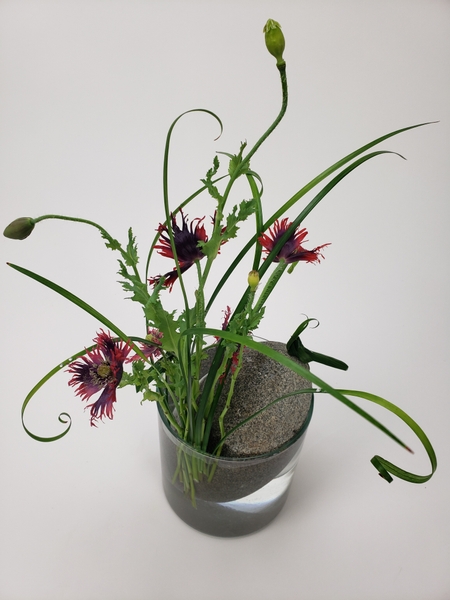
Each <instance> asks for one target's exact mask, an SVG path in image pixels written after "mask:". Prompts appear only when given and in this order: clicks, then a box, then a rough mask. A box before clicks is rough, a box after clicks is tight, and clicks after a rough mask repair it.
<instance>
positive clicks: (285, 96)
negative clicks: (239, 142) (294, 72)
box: [242, 63, 288, 165]
mask: <svg viewBox="0 0 450 600" xmlns="http://www.w3.org/2000/svg"><path fill="white" fill-rule="evenodd" d="M277 68H278V71H279V72H280V79H281V91H282V94H283V97H282V102H281V110H280V112H279V114H278V116H277V118H276V119H275V121H274V122H273V123H272V125H271V126H270V127H269V129H268V130H267V131H266V132H265V133H264V134H263V135H262V136H261V137H260V138H259V140H258V141H257V142H256V144H255V145H254V146H253V148H252V149H251V150H250V151H249V152H248V154H247V156H244V158H243V159H242V164H243V165H245V164H248V163H249V161H250V159H251V158H252V156H253V155H254V154H255V152H257V150H258V149H259V148H260V146H261V144H263V142H265V141H266V139H267V138H268V137H269V135H270V134H271V133H272V131H273V130H274V129H275V128H276V127H277V126H278V124H279V123H280V121H281V119H282V118H283V117H284V115H285V113H286V109H287V105H288V85H287V77H286V63H284V64H282V65H277Z"/></svg>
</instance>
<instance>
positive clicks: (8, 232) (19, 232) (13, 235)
mask: <svg viewBox="0 0 450 600" xmlns="http://www.w3.org/2000/svg"><path fill="white" fill-rule="evenodd" d="M34 223H35V222H34V220H33V219H32V218H31V217H20V219H16V220H15V221H13V222H12V223H10V224H9V225H8V227H7V228H6V229H5V231H4V232H3V235H4V236H5V237H7V238H10V239H11V240H24V239H25V238H27V237H28V236H29V235H30V234H31V232H32V231H33V229H34Z"/></svg>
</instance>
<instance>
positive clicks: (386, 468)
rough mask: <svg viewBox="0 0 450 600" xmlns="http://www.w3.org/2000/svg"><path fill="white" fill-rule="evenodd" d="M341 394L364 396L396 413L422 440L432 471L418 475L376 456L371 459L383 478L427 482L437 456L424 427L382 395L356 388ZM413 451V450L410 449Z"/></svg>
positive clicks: (342, 391) (363, 397) (343, 391)
mask: <svg viewBox="0 0 450 600" xmlns="http://www.w3.org/2000/svg"><path fill="white" fill-rule="evenodd" d="M338 391H339V392H340V393H341V394H345V395H346V396H356V397H358V398H362V399H363V400H368V401H369V402H373V403H375V404H378V405H379V406H382V407H383V408H385V409H386V410H389V411H390V412H392V413H394V414H395V415H396V416H397V417H399V418H400V419H401V420H402V421H404V422H405V423H406V425H408V427H409V428H410V429H412V431H414V433H415V434H416V435H417V437H418V438H419V440H420V441H421V442H422V445H423V447H424V448H425V450H426V452H427V454H428V458H429V459H430V463H431V473H430V474H428V475H416V474H414V473H410V472H409V471H405V470H404V469H401V468H400V467H397V466H396V465H394V464H392V463H391V462H389V461H387V460H386V459H384V458H382V457H381V456H374V457H373V458H372V460H371V463H372V464H373V466H374V467H375V468H376V469H377V470H378V472H379V474H380V476H381V477H383V479H386V481H388V482H389V483H391V481H392V477H391V475H394V476H395V477H398V478H399V479H404V480H405V481H409V482H411V483H425V482H427V481H428V480H429V479H431V477H432V476H433V474H434V472H435V471H436V469H437V458H436V453H435V451H434V448H433V446H432V444H431V442H430V440H429V439H428V437H427V436H426V434H425V432H424V431H423V429H422V428H421V427H420V426H419V425H418V424H417V423H416V422H415V421H414V420H413V419H412V418H411V417H410V416H409V415H408V414H406V413H405V411H404V410H402V409H401V408H399V407H398V406H396V405H395V404H392V402H389V400H385V399H384V398H381V397H380V396H376V395H375V394H370V393H368V392H361V391H356V390H338ZM410 452H411V450H410Z"/></svg>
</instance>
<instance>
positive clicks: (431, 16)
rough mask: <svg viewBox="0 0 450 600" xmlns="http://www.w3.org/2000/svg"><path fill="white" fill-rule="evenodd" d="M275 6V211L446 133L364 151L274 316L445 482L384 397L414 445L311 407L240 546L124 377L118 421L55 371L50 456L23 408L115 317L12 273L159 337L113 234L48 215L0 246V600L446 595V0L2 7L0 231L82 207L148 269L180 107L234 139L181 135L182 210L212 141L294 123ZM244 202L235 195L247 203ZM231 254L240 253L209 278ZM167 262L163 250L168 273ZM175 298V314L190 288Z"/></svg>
mask: <svg viewBox="0 0 450 600" xmlns="http://www.w3.org/2000/svg"><path fill="white" fill-rule="evenodd" d="M269 17H270V18H274V19H276V20H278V21H280V23H281V24H282V26H283V31H284V33H285V36H286V39H287V45H286V53H285V58H286V61H287V69H288V80H289V89H290V105H289V108H288V113H287V116H286V117H285V119H284V121H283V122H282V124H281V125H280V127H279V128H278V129H277V130H276V132H275V133H274V134H273V135H272V137H271V138H270V139H269V140H268V141H267V142H266V144H265V145H264V146H263V147H262V148H261V151H260V152H259V153H258V155H257V156H256V157H255V159H254V160H253V162H252V167H253V168H254V169H255V170H256V171H257V172H258V173H260V175H261V176H262V177H263V179H264V185H265V188H264V189H265V191H264V205H265V210H266V214H267V215H269V214H271V212H273V211H274V210H275V209H276V208H278V207H279V206H280V205H281V204H282V203H284V202H285V201H286V200H287V199H289V198H290V197H291V196H292V195H293V194H294V193H295V192H297V191H298V190H299V189H300V187H302V186H303V185H304V184H305V183H307V182H308V181H309V180H310V179H312V178H313V177H314V176H315V175H317V174H318V173H319V172H321V171H322V170H324V169H325V168H326V167H328V166H329V165H330V164H332V163H334V162H335V161H337V160H338V159H339V158H341V157H343V156H344V155H346V154H348V153H349V152H351V151H352V150H354V149H356V148H358V147H360V146H362V145H363V144H365V143H367V142H369V141H370V140H372V139H375V138H376V137H379V136H381V135H383V134H384V133H387V132H389V131H392V130H394V129H398V128H401V127H404V126H408V125H412V124H415V123H421V122H425V121H439V123H437V124H433V125H429V126H427V127H423V128H419V129H415V130H413V131H410V132H407V133H404V134H402V135H400V136H398V137H395V138H392V139H390V140H389V141H388V142H385V143H383V144H382V145H381V146H380V148H382V149H388V150H393V151H396V152H399V153H400V154H402V155H403V156H404V157H405V158H406V159H407V160H406V161H404V160H402V159H401V158H399V157H397V156H395V155H383V156H380V157H377V158H375V159H373V160H372V161H369V162H368V163H365V164H364V166H362V167H361V168H360V169H359V170H358V171H355V172H354V173H353V174H352V175H351V176H349V177H348V178H346V179H345V180H344V181H342V182H341V183H340V184H339V185H338V186H337V187H336V188H335V189H334V191H333V192H332V193H331V194H330V195H329V196H328V197H327V198H326V199H325V200H324V201H323V203H322V204H321V205H319V207H318V208H317V209H316V210H315V211H314V213H313V214H312V215H311V216H310V217H309V218H308V219H307V221H306V222H305V226H306V227H307V228H308V231H309V240H310V243H309V246H316V245H319V244H322V243H325V242H331V243H332V245H331V246H330V247H328V248H327V249H326V258H325V260H324V261H323V262H322V264H321V265H320V266H313V265H306V264H305V265H300V266H299V267H298V268H297V269H296V271H295V272H294V274H293V275H292V276H291V277H290V279H286V280H285V281H283V282H282V283H281V284H280V285H279V288H278V289H277V291H276V292H275V293H274V295H273V298H272V301H271V302H270V303H269V308H268V311H267V316H266V318H265V320H264V321H263V324H262V326H261V330H260V335H262V336H264V337H267V338H270V339H274V340H278V341H286V340H287V338H288V337H289V336H290V334H291V333H292V332H293V330H294V329H295V327H296V326H297V325H298V323H299V322H300V321H301V320H302V318H303V317H302V315H303V314H307V315H308V316H310V317H316V318H317V319H319V320H320V323H321V325H320V327H319V328H318V329H315V330H311V331H308V332H307V333H306V335H305V337H304V341H305V344H306V345H307V346H309V347H311V348H313V349H316V350H317V351H320V352H324V353H327V354H331V355H335V356H337V357H339V358H342V359H343V360H345V361H346V362H347V363H348V364H349V365H350V369H349V371H348V372H347V373H341V372H335V371H333V370H330V369H326V368H325V367H317V368H315V369H313V370H314V371H315V372H316V373H317V374H318V375H320V376H321V377H323V378H325V379H326V380H327V381H328V382H329V383H331V384H333V385H335V386H337V387H339V386H340V387H346V388H353V389H364V390H367V391H372V392H374V393H378V394H380V395H382V396H385V397H387V398H388V399H390V400H392V401H393V402H396V403H398V404H399V405H400V406H401V407H402V408H404V409H405V410H406V411H407V412H408V413H409V414H410V415H411V416H412V417H413V418H414V419H416V420H417V421H418V422H419V424H420V425H421V426H422V427H423V428H424V430H425V431H426V433H427V434H428V436H429V437H430V439H431V441H432V442H433V444H434V447H435V450H436V453H437V456H438V462H439V467H438V470H437V472H436V475H435V477H434V478H433V479H432V480H431V481H429V482H428V483H426V484H424V485H421V486H414V485H412V484H408V483H405V482H403V481H399V480H395V481H394V482H393V483H392V484H391V485H388V484H387V483H386V482H385V481H383V480H382V479H381V478H380V477H378V475H377V473H376V471H375V469H374V468H373V467H372V466H371V464H370V459H371V458H372V456H373V455H374V454H381V456H384V457H386V458H388V459H390V460H392V461H393V462H396V463H398V464H399V465H400V466H403V467H404V468H407V469H410V470H413V471H415V472H418V473H423V474H425V473H427V472H428V471H429V468H430V467H429V463H428V460H427V457H426V454H425V453H424V451H423V449H422V448H421V446H420V443H419V442H418V441H417V440H416V439H415V437H414V435H413V434H411V433H410V432H409V430H407V429H406V428H405V427H404V426H403V424H402V423H401V422H399V421H397V420H396V419H395V418H393V417H391V416H390V415H384V414H383V413H382V411H377V410H375V409H373V410H372V412H373V413H374V414H375V415H376V416H377V417H379V418H380V419H382V420H383V421H384V422H385V423H386V424H387V425H388V426H389V427H391V428H393V429H394V431H395V432H396V433H398V435H400V437H403V438H404V439H405V441H406V442H407V443H409V444H410V445H411V446H412V447H413V449H414V450H415V451H416V453H415V455H414V456H408V455H406V454H407V453H405V452H404V451H402V450H401V448H399V447H396V446H395V444H394V443H393V442H391V441H390V440H389V439H387V438H386V437H384V436H383V435H382V434H381V433H379V432H377V431H375V430H374V429H373V428H371V426H370V425H368V424H367V423H366V422H364V421H362V420H361V419H360V418H359V417H358V416H356V415H354V414H353V413H351V412H350V411H348V409H346V408H345V407H343V406H341V405H338V403H337V402H336V401H335V400H333V399H330V398H327V397H319V398H317V401H316V409H315V415H314V417H313V420H312V423H311V426H310V430H309V432H308V436H307V440H306V443H305V446H304V449H303V452H302V455H301V459H300V464H299V467H298V471H297V473H296V477H295V479H294V483H293V487H292V491H291V494H290V497H289V499H288V502H287V504H286V507H285V509H284V510H283V512H282V513H281V514H280V516H279V517H278V518H277V519H276V521H274V522H273V523H272V524H271V525H270V526H269V527H268V528H267V529H265V530H263V531H262V532H260V533H257V534H255V535H253V536H249V537H247V538H242V539H227V540H223V539H215V538H211V537H208V536H204V535H202V534H199V533H197V532H195V531H194V530H191V529H189V528H188V527H187V526H186V525H185V524H184V523H182V522H181V521H179V520H178V518H177V517H176V516H175V515H174V514H173V513H172V512H171V510H170V508H169V507H168V505H167V503H166V501H165V498H164V496H163V492H162V488H161V484H160V470H159V448H158V439H157V422H156V407H155V406H154V405H150V404H147V405H144V406H141V405H140V404H139V397H138V396H137V395H136V394H135V393H134V391H133V390H129V389H126V390H124V391H121V392H120V395H119V399H118V402H117V410H116V413H115V418H114V420H113V421H108V422H106V423H104V424H103V425H100V426H99V427H98V429H94V428H91V427H89V419H88V414H87V413H86V412H84V411H83V405H82V402H81V401H80V400H79V399H78V398H75V397H74V395H73V390H72V389H71V388H68V386H67V374H65V373H60V374H59V375H58V376H57V377H55V378H54V380H52V381H51V382H50V383H49V384H48V385H47V386H46V387H44V388H43V389H42V390H40V392H39V393H38V394H37V395H36V396H35V397H34V398H33V400H32V402H31V403H30V405H29V408H28V410H27V413H26V417H25V418H26V422H27V426H28V427H29V428H30V429H31V430H32V431H33V432H35V433H36V434H38V435H49V436H50V435H55V434H57V433H59V432H60V431H61V430H62V429H61V428H62V425H61V424H60V423H58V419H57V417H58V415H59V414H60V412H62V411H65V412H68V413H70V415H71V417H72V419H73V425H72V429H71V431H70V432H69V434H68V435H67V436H66V437H65V438H63V439H62V440H60V441H58V442H54V443H51V444H43V443H39V442H37V441H34V440H32V439H31V438H29V437H28V436H27V435H26V433H25V432H24V431H23V429H22V425H21V421H20V409H21V405H22V401H23V399H24V397H25V396H26V394H27V393H28V391H29V390H30V389H31V388H32V387H33V386H34V384H35V383H36V382H37V381H38V380H39V379H40V378H41V377H42V376H43V375H44V374H45V373H47V372H48V371H49V370H50V369H51V368H53V367H54V366H55V365H57V364H59V362H61V361H62V360H63V359H65V358H67V357H69V356H71V355H72V354H73V353H74V352H76V351H78V350H80V349H82V348H83V347H84V346H86V345H88V344H89V343H90V342H91V339H92V337H93V336H94V335H95V332H96V330H97V329H98V323H96V322H95V321H94V319H92V318H91V317H90V316H89V315H87V314H85V313H83V312H82V311H81V310H80V309H78V308H77V307H75V306H73V305H70V304H69V303H68V302H66V301H65V300H63V299H62V298H61V297H59V296H56V295H55V294H53V293H52V292H51V291H49V290H48V289H46V288H43V287H41V286H39V285H38V284H37V283H36V282H34V281H32V280H31V279H28V278H26V277H24V276H22V275H20V274H19V273H17V272H15V271H13V270H12V269H10V268H8V267H7V266H6V265H5V263H6V261H9V262H12V263H16V264H19V265H22V266H24V267H26V268H28V269H31V270H33V271H36V272H38V273H40V274H42V275H43V276H45V277H49V278H51V279H54V280H55V281H56V282H58V283H59V284H60V285H62V286H64V287H66V288H68V289H70V290H71V291H72V292H73V293H75V294H77V295H79V296H81V297H82V298H84V299H85V300H86V301H87V302H89V303H90V304H92V305H93V306H95V307H96V308H97V309H98V310H100V311H101V312H103V313H104V314H105V315H107V316H108V317H109V318H110V319H111V320H113V321H115V322H116V323H117V324H118V325H119V326H120V327H121V328H122V329H123V330H125V331H127V332H128V333H129V334H131V335H142V334H143V333H144V332H143V320H142V318H141V313H140V309H139V307H138V306H137V305H135V304H132V303H131V302H130V301H125V300H123V293H122V291H121V288H120V286H119V285H118V284H117V282H116V281H117V278H118V277H117V274H116V271H117V263H116V259H115V256H114V255H113V253H112V252H111V251H110V250H107V249H106V248H105V247H104V244H103V242H102V240H101V239H100V237H99V235H98V233H97V232H96V231H95V230H94V229H92V228H89V227H87V226H82V225H76V224H71V223H63V222H56V221H45V222H43V223H41V224H39V225H38V226H37V227H36V230H35V231H34V233H33V235H32V236H31V237H30V238H29V239H27V240H25V241H23V242H16V241H11V240H7V239H5V238H3V237H2V238H1V240H0V255H1V258H2V264H3V266H1V267H0V269H1V310H0V316H1V332H2V344H1V361H0V364H1V369H2V376H1V378H0V386H1V395H0V397H1V402H0V411H1V416H0V429H1V431H0V440H1V497H0V507H1V510H0V520H1V535H0V599H1V600H56V599H57V600H148V599H151V600H153V599H155V600H178V599H179V598H185V599H186V600H190V599H193V598H195V599H196V600H206V599H210V598H214V599H216V600H224V599H225V598H227V599H228V598H233V599H236V600H241V599H242V600H244V599H245V600H269V599H270V600H272V599H277V600H291V599H298V598H301V599H302V600H329V599H333V600H361V599H364V600H423V599H424V598H426V599H427V600H447V599H448V598H449V597H450V571H449V568H448V564H449V557H450V518H449V513H448V506H449V500H450V483H449V482H450V466H449V461H450V449H449V433H448V432H449V422H450V408H449V394H448V373H449V368H448V362H449V349H450V348H449V339H450V327H449V311H448V307H449V305H450V285H449V266H448V265H449V258H450V244H449V234H448V231H449V225H450V218H449V217H450V209H449V191H450V180H449V179H450V177H449V172H450V169H449V156H450V141H449V140H450V126H449V118H450V79H449V73H450V69H449V67H450V3H449V2H448V1H445V0H440V1H438V0H409V1H406V0H377V1H376V2H375V1H373V2H370V1H365V2H362V1H360V2H358V1H357V0H347V1H341V0H337V1H336V0H335V1H331V0H330V1H325V0H318V1H314V2H312V1H307V0H296V1H287V0H278V1H277V2H268V1H261V2H257V1H249V0H241V1H239V2H237V1H236V2H234V1H230V0H221V1H220V2H216V1H214V0H210V1H203V2H202V1H194V0H184V1H179V2H175V1H168V0H166V1H164V2H163V1H152V0H140V1H138V0H111V1H107V0H103V1H100V0H89V1H88V0H86V1H83V0H78V1H77V0H73V1H70V0H66V1H64V0H63V1H60V2H58V1H56V0H54V1H44V0H30V1H22V0H16V1H13V0H11V1H8V0H2V2H1V3H0V43H1V54H0V86H1V88H0V128H1V129H0V155H1V175H0V202H1V222H2V225H1V228H2V229H3V228H4V226H6V225H7V224H8V223H9V222H10V221H11V220H13V219H14V218H16V217H19V216H28V215H29V216H32V217H37V216H39V215H41V214H49V213H56V214H67V215H72V216H79V217H85V218H89V219H92V220H94V221H97V222H99V223H101V224H102V225H103V226H104V227H105V228H106V229H107V230H108V231H110V233H111V234H112V235H114V236H115V237H117V238H118V239H120V240H122V241H124V240H125V239H126V235H127V229H128V227H129V226H133V230H134V232H135V234H136V236H137V239H138V242H139V248H140V250H141V256H142V257H143V261H144V262H145V256H146V253H147V250H148V246H149V244H150V242H151V239H152V238H153V235H154V230H155V228H156V227H157V225H158V223H159V222H160V220H162V218H163V207H162V187H161V172H162V157H163V148H164V142H165V135H166V132H167V129H168V128H169V126H170V124H171V123H172V121H173V120H174V119H175V118H176V117H177V116H178V115H179V114H180V113H181V112H183V111H184V110H187V109H191V108H200V107H201V108H208V109H210V110H213V111H215V112H216V113H217V114H218V115H219V116H220V117H221V119H222V120H223V123H224V127H225V129H224V133H223V135H222V137H221V138H220V139H219V140H218V141H214V138H216V137H217V135H218V126H217V124H216V123H215V122H214V121H213V119H211V118H209V117H207V116H206V115H201V114H195V115H189V116H187V117H186V118H184V119H183V120H182V121H181V122H180V123H179V126H178V127H177V128H176V129H175V132H174V136H173V149H172V153H171V163H170V193H171V200H172V202H173V205H174V206H175V205H176V204H178V203H179V202H180V201H182V200H183V199H184V198H185V197H187V196H188V195H189V194H190V193H191V192H192V191H194V190H195V189H197V187H199V185H200V184H199V180H200V178H201V177H203V176H204V175H205V173H206V170H207V169H208V168H209V167H210V166H211V164H212V159H213V156H214V153H215V152H216V151H227V152H237V150H238V149H239V144H240V142H241V141H244V140H247V141H248V143H249V145H251V144H252V143H254V141H255V140H256V139H258V137H259V136H260V135H261V133H262V132H263V131H264V130H265V129H266V128H267V126H268V125H269V124H270V122H271V121H272V120H273V118H274V116H275V115H276V114H277V112H278V109H279V100H280V90H279V83H278V73H277V70H276V68H275V63H274V60H273V58H272V57H271V56H269V55H268V53H267V52H266V50H265V47H264V43H263V34H262V27H263V25H264V23H265V21H266V20H267V19H268V18H269ZM248 196H249V192H248V190H247V189H245V187H244V186H241V187H238V189H237V194H236V196H235V201H236V202H237V201H240V200H241V199H242V198H246V197H248ZM310 197H311V196H308V199H309V198H310ZM212 206H213V205H212V203H211V200H210V199H209V198H208V197H206V196H205V197H202V198H201V199H200V200H199V201H198V202H197V204H196V205H195V206H193V207H192V209H190V211H189V214H190V215H191V217H194V216H197V215H198V216H203V215H210V214H212V212H213V208H212ZM302 206H303V204H301V205H299V207H298V208H299V210H300V209H301V208H302ZM288 216H290V217H291V218H293V217H294V216H295V214H294V213H293V212H292V213H291V214H289V215H288ZM244 229H245V228H244ZM249 231H250V230H248V231H247V233H249ZM237 247H238V244H235V245H234V246H232V244H231V243H230V244H227V246H226V247H224V248H223V251H222V255H221V258H220V261H218V270H220V268H221V267H223V266H224V265H226V264H227V263H228V262H229V261H230V260H231V257H232V256H234V252H235V250H236V248H237ZM169 268H171V265H169V264H168V261H167V260H164V259H162V258H160V257H157V260H156V262H155V265H154V267H153V268H152V274H158V273H160V272H161V271H164V270H169ZM248 270H249V265H247V264H245V265H243V266H242V269H241V271H240V272H239V273H237V274H236V276H235V278H234V279H233V281H232V282H231V285H230V286H229V288H228V289H227V291H226V293H225V294H222V295H221V297H220V299H219V301H218V303H217V306H216V307H215V309H214V311H212V313H211V325H214V326H217V325H218V324H220V319H221V310H222V309H223V308H224V307H225V306H226V305H227V304H229V305H231V306H233V304H234V303H236V302H237V300H238V298H239V297H240V294H241V292H242V290H243V288H244V286H245V277H246V273H247V272H248ZM167 301H168V305H169V306H172V307H173V308H175V307H176V306H177V305H180V299H179V297H178V296H177V293H176V291H174V292H173V294H172V295H170V296H168V295H167ZM367 408H368V409H370V408H371V407H367Z"/></svg>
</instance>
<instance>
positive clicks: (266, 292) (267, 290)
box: [253, 260, 288, 313]
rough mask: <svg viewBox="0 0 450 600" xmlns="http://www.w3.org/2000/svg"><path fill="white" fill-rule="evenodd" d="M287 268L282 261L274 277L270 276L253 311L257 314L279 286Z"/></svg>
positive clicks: (274, 272)
mask: <svg viewBox="0 0 450 600" xmlns="http://www.w3.org/2000/svg"><path fill="white" fill-rule="evenodd" d="M287 266H288V265H287V262H286V261H284V260H281V261H280V263H279V264H278V265H277V267H276V269H275V270H274V271H273V273H272V275H270V277H269V279H268V280H267V283H266V285H265V286H264V289H263V291H262V292H261V295H260V296H259V298H258V301H257V303H256V304H255V307H254V309H253V311H254V312H255V313H257V312H258V311H260V310H261V308H262V307H263V306H264V304H265V303H266V300H267V298H268V297H269V296H270V294H271V293H272V292H273V290H274V289H275V286H276V285H277V283H278V281H279V280H280V277H281V276H282V275H283V273H284V272H285V270H286V267H287Z"/></svg>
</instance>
